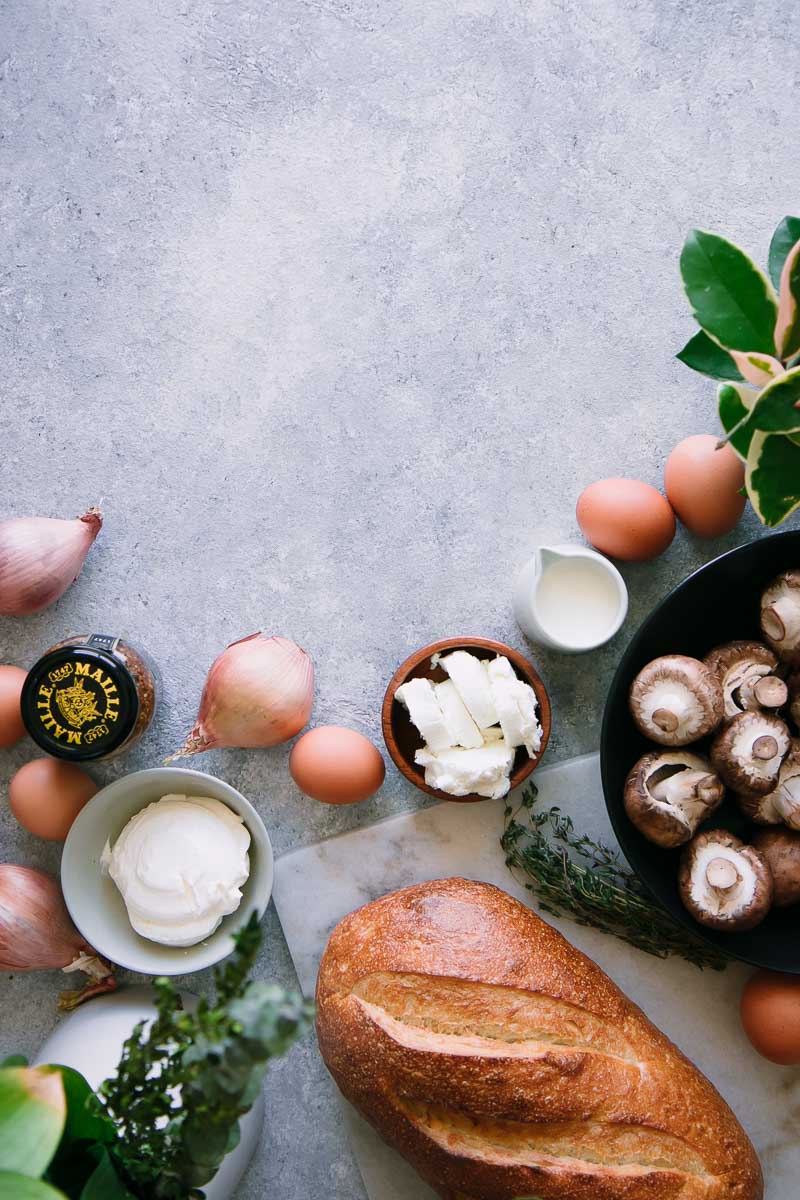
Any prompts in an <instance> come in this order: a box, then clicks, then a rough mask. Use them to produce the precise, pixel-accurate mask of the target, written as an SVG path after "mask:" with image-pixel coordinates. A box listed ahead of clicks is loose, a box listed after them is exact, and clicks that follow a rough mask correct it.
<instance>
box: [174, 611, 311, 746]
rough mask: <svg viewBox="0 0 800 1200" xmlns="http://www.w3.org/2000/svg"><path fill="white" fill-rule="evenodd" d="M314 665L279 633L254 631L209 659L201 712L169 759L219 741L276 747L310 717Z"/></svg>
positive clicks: (231, 743) (201, 700) (226, 744)
mask: <svg viewBox="0 0 800 1200" xmlns="http://www.w3.org/2000/svg"><path fill="white" fill-rule="evenodd" d="M313 698H314V667H313V664H312V662H311V658H310V657H309V655H308V654H306V652H305V650H301V648H300V647H299V646H296V645H295V643H294V642H290V641H288V640H287V639H286V638H282V637H265V636H264V634H263V633H253V634H251V635H250V637H246V638H242V639H241V640H240V641H238V642H233V643H232V644H231V645H230V646H228V647H227V649H225V650H223V651H222V653H221V654H220V655H219V657H218V658H216V659H215V660H214V662H213V663H212V664H211V669H210V671H209V672H208V677H207V678H206V682H205V687H204V688H203V695H202V696H201V698H200V711H199V713H198V714H197V720H196V721H195V723H194V726H193V727H192V729H191V731H190V733H189V735H188V737H187V738H186V741H185V742H184V744H183V745H182V746H181V748H180V750H178V752H177V753H176V754H173V755H172V758H171V759H167V761H168V762H171V761H172V760H173V759H176V758H184V757H186V756H188V755H191V754H199V753H201V751H203V750H211V749H214V748H215V747H221V746H238V747H240V748H245V749H246V748H251V747H261V746H276V745H278V743H279V742H286V741H288V739H289V738H291V737H294V735H295V734H296V733H299V732H300V730H301V729H302V728H303V726H304V725H306V724H307V723H308V719H309V717H310V716H311V704H312V701H313Z"/></svg>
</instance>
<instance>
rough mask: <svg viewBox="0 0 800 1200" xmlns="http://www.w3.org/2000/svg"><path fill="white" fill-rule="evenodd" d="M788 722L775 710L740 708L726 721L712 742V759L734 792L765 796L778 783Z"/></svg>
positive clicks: (786, 747)
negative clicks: (763, 710)
mask: <svg viewBox="0 0 800 1200" xmlns="http://www.w3.org/2000/svg"><path fill="white" fill-rule="evenodd" d="M790 745H791V735H790V733H789V726H788V725H787V724H786V722H785V721H782V720H781V719H780V717H776V716H775V714H774V713H765V712H743V713H739V715H738V716H736V717H734V718H733V720H732V721H729V722H728V724H727V725H726V726H725V728H724V729H723V730H722V732H721V733H718V734H717V736H716V737H715V738H714V741H713V742H712V744H711V762H712V763H713V765H714V767H715V768H716V771H717V774H718V775H719V777H720V779H721V780H722V782H723V783H724V784H725V785H726V786H727V787H729V788H731V789H732V790H733V791H734V792H739V793H740V794H744V795H757V796H765V795H766V794H767V792H771V791H773V790H774V788H775V787H776V785H777V783H778V775H779V773H780V769H781V764H782V762H783V760H784V759H785V758H786V755H787V754H788V753H789V747H790Z"/></svg>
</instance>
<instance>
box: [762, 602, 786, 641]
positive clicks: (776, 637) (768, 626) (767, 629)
mask: <svg viewBox="0 0 800 1200" xmlns="http://www.w3.org/2000/svg"><path fill="white" fill-rule="evenodd" d="M761 625H762V628H763V630H764V633H765V634H766V635H767V637H768V638H772V640H773V641H775V642H782V641H783V639H784V638H785V637H786V626H785V625H784V623H783V621H782V620H781V614H780V613H779V612H778V608H777V605H775V604H772V605H770V607H769V608H765V609H763V610H762V612H761Z"/></svg>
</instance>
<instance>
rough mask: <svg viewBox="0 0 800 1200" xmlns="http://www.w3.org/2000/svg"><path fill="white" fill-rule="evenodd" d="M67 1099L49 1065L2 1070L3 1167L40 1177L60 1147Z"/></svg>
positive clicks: (0, 1147) (0, 1162)
mask: <svg viewBox="0 0 800 1200" xmlns="http://www.w3.org/2000/svg"><path fill="white" fill-rule="evenodd" d="M66 1115H67V1102H66V1098H65V1096H64V1088H63V1085H62V1083H61V1077H60V1075H59V1074H58V1073H57V1072H54V1071H53V1070H52V1069H51V1068H50V1067H5V1068H4V1069H3V1070H1V1071H0V1169H2V1170H4V1171H12V1172H13V1171H18V1172H19V1173H20V1174H21V1175H30V1176H33V1177H37V1178H38V1176H39V1175H42V1174H43V1173H44V1171H45V1170H46V1169H47V1165H48V1163H49V1162H50V1160H51V1159H52V1157H53V1155H54V1154H55V1152H56V1149H57V1148H58V1143H59V1141H60V1139H61V1132H62V1130H63V1128H64V1121H65V1118H66Z"/></svg>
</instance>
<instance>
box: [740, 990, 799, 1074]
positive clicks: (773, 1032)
mask: <svg viewBox="0 0 800 1200" xmlns="http://www.w3.org/2000/svg"><path fill="white" fill-rule="evenodd" d="M741 1017H742V1026H743V1028H744V1031H745V1033H746V1034H747V1036H748V1038H749V1039H750V1041H751V1042H752V1043H753V1046H754V1047H755V1048H756V1050H757V1051H758V1053H759V1054H761V1055H763V1057H764V1058H768V1059H769V1060H770V1062H774V1063H780V1065H781V1066H784V1067H790V1066H796V1065H798V1064H800V977H798V976H797V975H781V974H779V973H778V972H777V971H758V972H757V973H756V974H755V975H753V977H752V978H751V979H749V980H748V981H747V983H746V984H745V987H744V991H743V992H742V1001H741Z"/></svg>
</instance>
